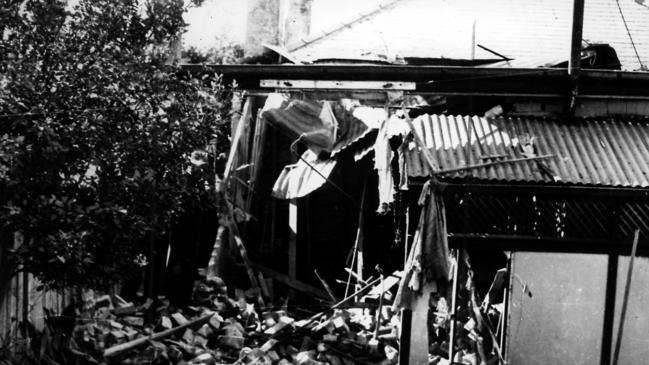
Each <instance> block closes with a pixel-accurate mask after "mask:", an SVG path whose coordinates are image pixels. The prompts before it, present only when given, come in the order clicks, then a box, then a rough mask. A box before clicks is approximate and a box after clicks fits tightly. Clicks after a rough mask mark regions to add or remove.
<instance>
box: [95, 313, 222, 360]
mask: <svg viewBox="0 0 649 365" xmlns="http://www.w3.org/2000/svg"><path fill="white" fill-rule="evenodd" d="M213 315H214V314H208V315H206V316H203V317H200V318H198V319H195V320H193V321H191V322H187V323H185V324H183V325H180V326H178V327H174V328H171V329H168V330H166V331H162V332H158V333H154V334H152V335H150V336H146V337H140V338H136V339H135V340H132V341H129V342H125V343H122V344H119V345H115V346H113V347H109V348H107V349H106V350H105V351H104V357H110V356H115V355H119V354H121V353H123V352H125V351H128V350H131V349H133V348H135V347H137V346H140V345H143V344H145V343H147V342H149V341H159V340H161V339H163V338H166V337H169V336H171V335H173V334H174V333H176V332H179V331H182V330H184V329H186V328H190V327H194V326H199V325H202V324H204V323H207V322H208V321H209V320H210V318H212V316H213Z"/></svg>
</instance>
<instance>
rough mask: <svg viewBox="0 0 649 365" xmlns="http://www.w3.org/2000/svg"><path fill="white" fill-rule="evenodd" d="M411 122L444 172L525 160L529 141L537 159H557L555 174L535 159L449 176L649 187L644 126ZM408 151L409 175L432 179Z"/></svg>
mask: <svg viewBox="0 0 649 365" xmlns="http://www.w3.org/2000/svg"><path fill="white" fill-rule="evenodd" d="M413 123H414V125H415V129H416V130H417V131H418V133H419V134H420V135H421V137H422V138H423V140H424V143H425V144H426V145H427V146H428V147H429V148H430V149H431V150H432V152H433V154H434V156H435V158H436V159H437V163H438V164H439V165H440V168H441V169H442V170H448V169H453V168H458V167H463V166H466V165H467V164H470V165H474V164H479V163H486V162H490V161H495V160H498V159H500V160H504V159H513V158H523V157H526V155H525V154H524V153H523V148H522V146H521V144H523V145H526V144H527V143H528V141H530V140H531V141H532V145H533V149H534V154H535V155H536V156H541V155H556V157H554V158H551V159H547V160H543V162H544V164H545V166H547V167H548V168H549V170H550V171H551V173H544V172H543V171H542V170H543V169H544V168H543V166H541V165H539V163H538V162H537V161H526V162H519V163H507V164H501V165H496V166H491V167H483V168H479V169H475V170H471V171H468V172H455V173H450V174H447V175H446V176H447V177H451V178H453V177H454V178H459V177H467V176H472V177H475V178H478V179H483V180H493V181H508V182H514V181H517V182H552V181H553V179H552V176H555V177H557V178H558V179H557V181H560V182H563V183H574V184H586V185H606V186H623V187H649V123H646V122H642V121H614V120H580V121H575V122H573V123H571V124H567V123H560V122H558V121H554V120H546V119H534V118H497V119H486V118H482V117H477V116H473V117H469V116H445V115H422V116H420V117H418V118H417V119H415V120H414V121H413ZM467 131H468V133H467ZM468 135H469V136H470V138H468V137H467V136H468ZM468 141H470V146H469V148H468V149H467V142H468ZM410 147H411V148H409V149H408V152H407V156H406V159H407V168H408V175H409V176H411V177H425V176H428V175H429V174H430V170H429V168H428V166H427V164H426V162H425V161H424V159H423V156H422V154H421V153H420V151H418V149H417V148H415V147H414V145H413V144H411V146H410ZM467 151H469V153H468V155H467Z"/></svg>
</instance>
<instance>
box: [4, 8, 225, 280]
mask: <svg viewBox="0 0 649 365" xmlns="http://www.w3.org/2000/svg"><path fill="white" fill-rule="evenodd" d="M184 6H185V5H184V4H183V1H182V0H167V1H165V0H148V1H145V2H143V3H142V1H140V3H138V1H137V0H80V1H79V2H78V4H76V5H75V6H74V7H71V8H70V7H67V5H66V3H65V2H64V1H60V0H5V1H4V5H3V7H2V9H1V10H0V225H1V227H2V231H3V232H5V239H4V242H2V245H3V247H5V249H7V247H8V246H11V245H10V244H8V243H9V242H8V241H7V239H6V236H7V233H11V232H21V233H22V234H23V235H24V237H25V239H24V242H23V244H22V245H20V246H19V247H17V248H15V249H11V250H10V251H9V252H5V255H4V256H5V257H7V255H6V254H7V253H9V254H10V255H9V256H8V257H9V261H7V262H10V263H12V264H13V265H12V266H11V267H13V268H14V269H15V268H16V267H18V265H24V267H25V268H26V269H27V270H29V271H30V272H32V273H34V274H36V275H37V276H38V277H39V278H40V279H41V280H42V281H43V282H44V283H45V284H47V285H48V286H50V287H54V288H60V287H67V286H83V287H95V288H96V287H102V286H105V285H108V284H110V283H111V282H115V281H117V280H120V279H124V278H125V277H127V276H129V275H130V274H132V273H134V272H137V267H138V265H139V264H141V263H142V260H141V259H142V258H143V257H147V254H148V248H147V247H146V244H143V242H148V237H152V236H153V237H154V236H156V235H161V234H163V233H164V232H165V230H166V229H168V227H169V226H170V225H171V224H172V223H173V222H174V220H175V219H176V218H177V217H178V216H179V215H180V214H181V213H182V212H183V210H184V209H188V208H190V207H191V208H196V207H205V206H206V205H213V204H215V202H214V201H213V199H214V198H212V197H213V196H214V195H213V194H211V193H210V189H211V188H212V187H213V186H214V178H215V177H214V176H215V175H214V173H215V171H214V169H215V165H216V164H215V157H216V156H219V154H221V155H222V152H224V151H225V149H226V148H227V145H228V123H226V119H227V111H228V110H229V109H228V102H227V101H228V100H229V95H230V91H229V90H226V88H224V86H222V85H221V83H220V82H219V80H218V79H217V78H215V77H212V76H210V77H207V76H205V77H203V78H202V79H200V80H197V79H190V78H183V77H182V76H181V74H180V73H179V70H178V68H177V67H176V66H174V65H169V64H168V62H167V61H168V57H169V52H168V49H169V47H168V44H169V43H170V42H172V41H173V40H174V39H176V38H177V37H178V36H179V34H181V33H182V31H183V29H184V27H185V24H184V22H183V21H182V12H183V11H184ZM161 50H164V52H163V51H161ZM196 149H200V150H203V151H205V152H204V153H194V154H193V156H192V151H194V150H196ZM192 158H193V160H194V164H191V163H190V160H192ZM203 162H207V163H205V164H203ZM145 238H147V239H145ZM7 262H5V265H2V266H3V270H6V269H7V267H9V266H8V265H6V263H7ZM0 274H2V273H0ZM0 277H1V276H0ZM4 277H7V275H6V273H5V276H4Z"/></svg>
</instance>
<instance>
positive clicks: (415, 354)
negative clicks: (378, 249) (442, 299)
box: [407, 282, 437, 365]
mask: <svg viewBox="0 0 649 365" xmlns="http://www.w3.org/2000/svg"><path fill="white" fill-rule="evenodd" d="M432 291H437V285H436V284H435V283H434V282H430V283H425V284H423V285H422V288H421V294H419V293H417V294H415V297H414V300H413V302H412V322H411V325H410V335H409V337H410V338H409V340H410V347H409V349H408V352H409V356H408V362H407V364H408V365H428V313H429V305H430V304H429V299H430V293H431V292H432Z"/></svg>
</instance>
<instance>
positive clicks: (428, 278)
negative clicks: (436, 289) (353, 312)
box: [394, 183, 450, 307]
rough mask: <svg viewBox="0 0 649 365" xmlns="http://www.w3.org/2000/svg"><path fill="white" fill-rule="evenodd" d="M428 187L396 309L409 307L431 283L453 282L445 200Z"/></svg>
mask: <svg viewBox="0 0 649 365" xmlns="http://www.w3.org/2000/svg"><path fill="white" fill-rule="evenodd" d="M431 190H432V189H430V183H426V185H424V187H423V190H422V193H421V196H420V198H419V204H420V205H422V206H423V208H422V210H421V214H420V216H419V224H418V225H417V230H416V232H415V235H414V238H413V243H412V247H411V249H410V253H409V254H408V260H407V262H406V270H405V271H406V272H405V275H404V279H403V280H402V281H401V283H400V284H399V290H398V292H397V297H396V298H395V302H394V305H395V307H408V306H409V305H410V298H411V295H412V293H415V292H418V291H419V290H420V288H422V287H423V286H424V284H425V283H427V282H438V281H443V282H446V281H448V280H449V266H450V265H449V250H448V240H447V232H446V213H445V208H444V200H443V198H442V196H441V194H439V193H438V192H435V191H431Z"/></svg>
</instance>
